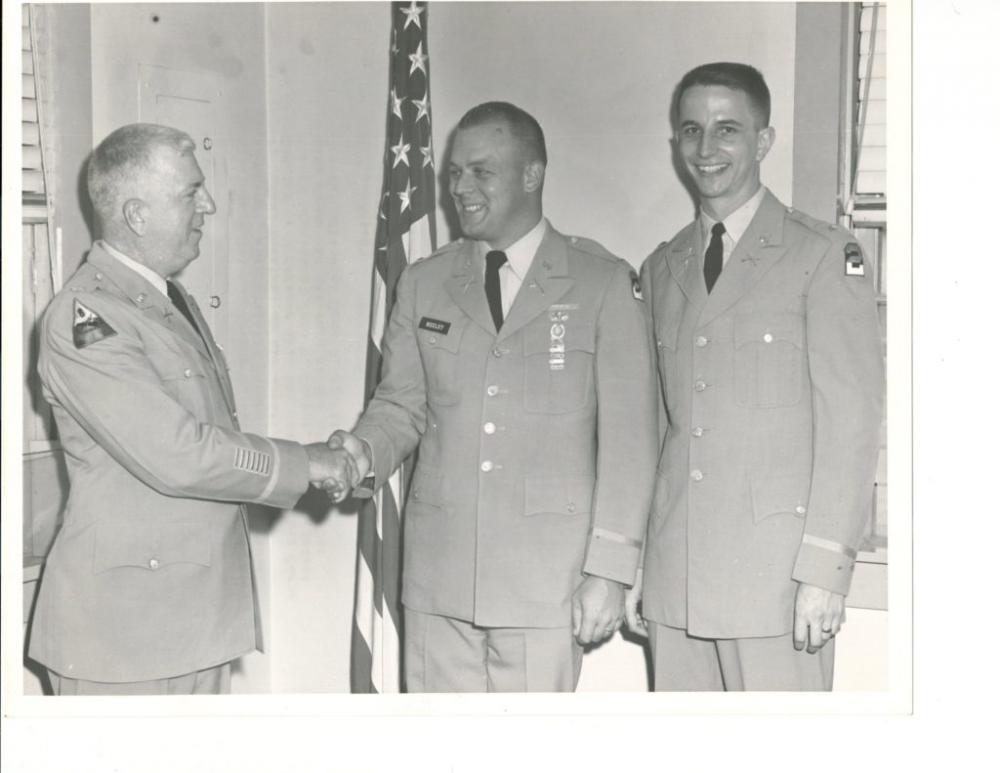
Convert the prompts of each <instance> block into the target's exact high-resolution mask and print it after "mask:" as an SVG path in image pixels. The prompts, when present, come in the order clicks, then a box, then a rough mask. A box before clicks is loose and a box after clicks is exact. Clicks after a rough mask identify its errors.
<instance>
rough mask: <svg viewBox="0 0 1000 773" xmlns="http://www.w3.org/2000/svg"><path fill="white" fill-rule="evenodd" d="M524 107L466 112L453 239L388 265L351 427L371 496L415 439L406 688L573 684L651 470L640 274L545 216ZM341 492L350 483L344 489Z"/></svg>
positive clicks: (620, 578) (622, 571)
mask: <svg viewBox="0 0 1000 773" xmlns="http://www.w3.org/2000/svg"><path fill="white" fill-rule="evenodd" d="M545 165H546V153H545V141H544V138H543V135H542V130H541V128H540V127H539V125H538V123H537V122H536V121H535V119H534V118H532V117H531V116H530V115H528V114H527V113H525V112H524V111H523V110H521V109H519V108H517V107H515V106H513V105H510V104H507V103H504V102H490V103H486V104H482V105H479V106H478V107H475V108H473V109H472V110H470V111H469V112H468V113H466V114H465V116H464V117H463V118H462V120H461V122H460V123H459V125H458V129H457V131H456V134H455V137H454V144H453V149H452V152H451V158H450V166H449V174H450V180H451V183H450V191H451V195H452V198H453V200H454V202H455V208H456V210H457V211H458V217H459V221H460V223H461V227H462V231H463V233H464V234H465V236H466V237H467V238H465V239H463V240H459V241H458V242H455V243H453V244H450V245H448V246H446V247H444V248H443V249H441V250H439V251H438V252H437V253H435V254H434V255H432V256H431V257H429V258H427V259H425V260H421V261H419V262H417V263H414V264H413V265H411V266H409V267H408V268H407V269H406V271H405V272H404V273H403V275H402V277H401V279H400V281H399V288H398V291H397V300H396V305H395V308H394V309H393V313H392V318H391V320H390V323H389V327H388V329H387V331H386V336H385V345H384V348H383V351H384V352H385V360H384V363H383V377H382V382H381V383H380V384H379V386H378V389H377V391H376V393H375V397H374V399H373V400H372V402H371V403H370V404H369V406H368V408H367V409H366V410H365V413H364V415H363V416H362V417H361V419H360V421H359V422H358V424H357V426H356V427H355V429H354V434H353V435H351V434H348V433H344V432H337V433H334V434H335V440H334V442H335V444H340V443H343V447H344V449H346V451H342V452H341V453H346V452H347V451H349V452H351V453H352V455H353V456H354V463H355V464H356V465H357V468H358V472H359V473H360V474H361V475H362V476H363V475H364V474H365V473H366V472H367V471H368V468H369V466H370V465H371V464H372V459H373V460H374V466H373V470H374V474H375V485H376V487H379V486H381V485H382V483H383V482H384V481H385V480H386V478H387V477H388V476H389V475H390V474H391V473H392V472H393V470H395V469H396V467H398V466H399V464H400V463H401V462H402V461H403V459H405V458H406V457H407V456H408V455H409V454H410V453H411V452H412V451H413V450H414V449H415V448H416V447H417V445H418V444H419V447H420V453H419V461H418V463H417V468H416V470H415V472H414V475H413V482H412V485H411V488H410V495H409V499H408V502H407V505H406V511H405V513H406V514H405V518H406V526H405V537H404V565H403V573H404V574H403V604H404V607H405V642H404V664H405V674H406V684H407V689H408V690H409V691H411V692H418V691H426V692H438V691H553V690H563V691H565V690H573V689H574V688H575V686H576V683H577V680H578V678H579V674H580V666H581V661H582V647H581V645H583V644H587V643H590V642H596V641H600V640H602V639H605V638H607V637H608V636H610V635H611V634H612V633H613V632H614V631H615V630H616V629H617V628H618V626H619V625H620V623H621V620H622V617H623V614H624V606H623V596H624V589H625V587H626V586H629V585H631V584H632V582H633V580H634V578H635V570H636V565H637V563H638V560H639V553H640V546H641V540H642V534H643V530H644V526H645V519H646V516H647V513H648V508H649V501H650V495H651V489H652V481H653V471H654V467H655V463H656V461H655V460H656V431H655V426H654V423H655V422H651V421H649V420H648V417H650V416H655V412H656V403H655V373H654V369H653V358H652V352H651V343H650V340H649V335H648V328H647V324H646V322H645V320H644V311H643V304H642V301H641V295H640V293H639V287H638V278H637V277H636V276H635V273H634V272H633V271H632V269H631V268H630V266H629V265H628V264H627V263H625V262H624V261H622V260H619V259H618V258H615V257H613V256H612V255H610V254H609V253H608V252H607V251H606V250H604V249H603V248H602V247H601V246H600V245H598V244H596V243H594V242H592V241H589V240H586V239H582V238H577V237H566V236H563V235H562V234H560V233H558V232H557V231H556V230H555V229H554V228H552V226H551V225H549V223H548V222H547V221H546V220H545V218H544V217H543V216H542V185H543V182H544V177H545ZM352 482H353V481H352Z"/></svg>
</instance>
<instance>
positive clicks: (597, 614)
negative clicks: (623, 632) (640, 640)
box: [573, 577, 625, 644]
mask: <svg viewBox="0 0 1000 773" xmlns="http://www.w3.org/2000/svg"><path fill="white" fill-rule="evenodd" d="M624 597H625V588H624V586H623V585H622V584H621V583H620V582H615V581H614V580H606V579H604V578H603V577H587V578H586V579H585V580H584V581H583V583H581V585H580V587H579V588H577V589H576V592H575V593H574V594H573V635H574V636H575V637H576V640H577V641H578V642H580V644H590V643H591V642H599V641H604V640H605V639H607V638H608V637H609V636H611V634H613V633H614V632H615V631H617V630H618V627H619V626H620V625H621V624H622V617H623V616H624V614H625V601H624Z"/></svg>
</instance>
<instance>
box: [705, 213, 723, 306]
mask: <svg viewBox="0 0 1000 773" xmlns="http://www.w3.org/2000/svg"><path fill="white" fill-rule="evenodd" d="M725 232H726V227H725V226H724V225H723V224H722V223H716V224H715V225H713V226H712V239H711V241H709V243H708V249H707V250H705V287H706V288H707V289H708V291H709V292H712V288H713V287H714V286H715V280H716V279H718V278H719V274H721V273H722V234H724V233H725Z"/></svg>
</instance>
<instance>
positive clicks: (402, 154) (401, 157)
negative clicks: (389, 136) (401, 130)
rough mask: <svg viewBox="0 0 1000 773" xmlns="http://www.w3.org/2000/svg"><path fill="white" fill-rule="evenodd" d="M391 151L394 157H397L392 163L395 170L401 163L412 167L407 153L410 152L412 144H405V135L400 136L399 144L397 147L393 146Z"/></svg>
mask: <svg viewBox="0 0 1000 773" xmlns="http://www.w3.org/2000/svg"><path fill="white" fill-rule="evenodd" d="M389 149H390V150H391V151H392V152H393V155H395V159H394V160H393V162H392V168H393V169H395V168H396V167H397V166H399V162H400V161H402V162H403V163H404V164H406V165H407V166H409V165H410V159H409V157H408V156H407V155H406V154H407V153H409V152H410V143H409V142H403V135H399V142H398V143H397V144H396V145H393V146H392V147H391V148H389Z"/></svg>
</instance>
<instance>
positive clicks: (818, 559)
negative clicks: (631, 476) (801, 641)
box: [643, 192, 884, 689]
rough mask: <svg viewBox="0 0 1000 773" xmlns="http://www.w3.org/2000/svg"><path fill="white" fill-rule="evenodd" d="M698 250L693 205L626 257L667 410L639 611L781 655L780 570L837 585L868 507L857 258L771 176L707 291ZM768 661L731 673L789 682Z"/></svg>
mask: <svg viewBox="0 0 1000 773" xmlns="http://www.w3.org/2000/svg"><path fill="white" fill-rule="evenodd" d="M704 252H705V245H704V244H703V243H702V235H701V228H700V227H699V224H698V222H697V221H695V222H694V223H691V224H690V225H688V226H687V227H686V228H684V229H683V230H682V231H680V233H678V234H677V236H675V237H674V239H673V240H671V241H670V242H669V243H664V244H662V245H660V246H659V247H658V248H657V249H656V250H655V251H654V252H653V254H652V255H650V257H649V258H648V259H647V260H646V262H645V264H644V266H643V288H644V292H645V295H646V300H647V303H648V305H649V309H650V312H651V315H652V321H653V332H654V336H655V340H656V347H657V352H658V361H659V374H660V384H661V386H662V390H663V396H664V401H665V405H666V414H667V426H666V436H665V441H664V447H663V451H662V454H661V457H660V463H659V470H658V473H657V480H656V488H655V496H654V501H653V507H652V514H651V516H650V522H649V530H648V535H647V548H646V555H645V562H644V583H643V586H644V587H643V594H644V595H643V614H644V616H645V617H646V618H647V619H649V620H651V621H653V622H655V623H658V624H660V625H662V626H667V627H669V628H671V629H675V630H680V631H682V632H686V633H685V635H686V637H687V638H688V639H690V638H692V637H698V638H700V639H707V640H745V639H757V638H761V637H786V639H783V640H782V644H781V650H780V652H782V653H784V652H785V649H787V650H788V651H789V652H790V653H793V649H792V645H791V642H790V636H789V634H790V632H791V630H792V624H793V619H794V617H793V613H794V600H795V592H796V588H797V582H803V583H810V584H812V585H816V586H819V587H821V588H826V589H828V590H831V591H836V592H837V593H842V594H846V593H847V591H848V588H849V585H850V581H851V575H852V570H853V568H854V560H855V557H856V551H857V548H858V544H859V542H860V540H861V537H862V532H863V529H864V527H865V524H866V520H867V517H868V515H869V513H870V511H871V502H872V486H873V484H874V479H875V462H876V455H877V452H878V430H879V424H880V420H881V412H882V399H883V398H882V395H883V383H884V370H883V358H882V354H881V351H880V344H879V341H880V334H879V320H878V313H877V306H876V301H875V292H874V288H873V282H872V277H871V271H870V270H866V269H867V268H868V267H866V266H864V264H863V263H862V262H861V257H860V251H859V250H858V248H857V245H855V244H854V243H853V239H852V237H851V236H850V234H848V233H847V232H846V231H845V230H843V229H840V228H838V227H836V226H831V225H828V224H825V223H821V222H819V221H816V220H814V219H812V218H810V217H808V216H806V215H804V214H802V213H800V212H797V211H795V210H792V209H789V208H786V207H784V206H783V205H782V204H781V203H780V202H779V201H778V200H777V199H776V198H775V197H774V196H773V195H771V193H770V192H767V193H766V194H765V196H764V199H763V201H762V203H761V204H760V207H759V209H758V210H757V213H756V214H755V216H754V217H753V220H752V221H751V223H750V225H749V227H748V228H747V230H746V231H745V233H744V234H743V236H742V238H741V239H740V241H739V242H738V244H737V245H736V247H735V249H734V251H733V254H732V256H731V257H730V259H729V261H728V263H727V264H726V267H725V269H724V270H723V271H722V274H721V275H720V276H719V279H718V281H717V283H716V285H715V287H714V289H713V290H712V293H711V294H710V295H709V294H708V293H707V291H706V289H705V282H704V278H703V274H702V260H703V255H704ZM661 633H669V632H661ZM786 645H787V646H786ZM828 646H829V645H828ZM824 650H826V648H824ZM821 652H822V650H821ZM793 654H799V653H793ZM666 656H667V657H669V653H666ZM802 656H803V657H807V656H806V655H805V653H802ZM769 657H770V658H771V660H773V657H772V656H769ZM831 666H832V664H831ZM781 668H782V666H781V665H780V664H778V663H773V665H772V666H771V667H768V666H767V665H766V664H765V665H764V666H763V669H764V672H765V673H763V674H762V675H760V676H759V677H756V678H754V679H753V680H752V684H753V685H755V686H750V685H746V686H747V689H769V688H772V689H773V688H775V686H780V688H781V689H797V688H796V686H795V685H794V684H789V682H788V681H787V679H786V678H785V677H784V676H782V675H780V674H777V672H778V671H780V669H781ZM748 678H749V677H748ZM668 681H669V680H668ZM682 681H683V680H682ZM713 684H714V686H716V687H718V686H719V685H718V683H717V682H716V683H713ZM712 686H713V685H709V684H699V683H698V681H697V680H694V681H686V682H684V684H683V687H682V689H706V688H711V687H712ZM826 686H828V685H826ZM657 687H658V689H663V688H667V689H670V688H671V687H670V684H665V683H661V680H660V679H659V678H658V680H657Z"/></svg>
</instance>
